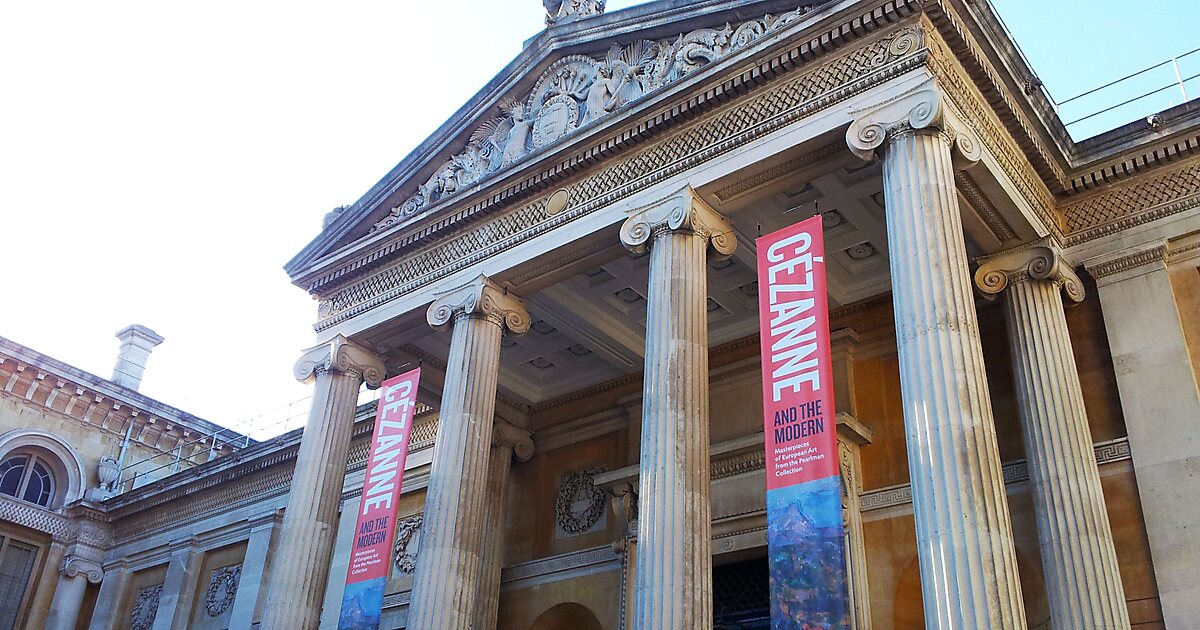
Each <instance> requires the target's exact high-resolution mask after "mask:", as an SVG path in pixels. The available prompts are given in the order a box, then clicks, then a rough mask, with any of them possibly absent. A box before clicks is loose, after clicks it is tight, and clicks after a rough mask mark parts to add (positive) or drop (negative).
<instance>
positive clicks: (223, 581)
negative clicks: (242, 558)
mask: <svg viewBox="0 0 1200 630" xmlns="http://www.w3.org/2000/svg"><path fill="white" fill-rule="evenodd" d="M241 579H242V565H240V564H235V565H231V566H227V567H221V568H219V569H216V570H214V571H213V572H212V576H210V577H209V580H208V591H207V592H206V593H205V595H204V612H206V613H208V616H209V617H220V616H221V615H224V614H225V613H226V612H227V611H228V610H229V609H230V608H231V607H232V606H233V599H234V597H236V596H237V590H238V583H239V582H240V581H241Z"/></svg>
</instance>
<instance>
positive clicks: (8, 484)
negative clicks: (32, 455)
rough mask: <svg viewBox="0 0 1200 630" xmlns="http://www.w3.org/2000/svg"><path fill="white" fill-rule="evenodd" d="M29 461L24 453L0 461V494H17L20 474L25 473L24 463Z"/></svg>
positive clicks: (19, 485) (13, 495)
mask: <svg viewBox="0 0 1200 630" xmlns="http://www.w3.org/2000/svg"><path fill="white" fill-rule="evenodd" d="M27 461H29V460H28V459H27V458H26V457H25V456H24V455H17V456H16V457H10V458H8V459H6V460H4V462H3V463H0V494H7V495H9V496H12V497H15V496H17V490H18V489H19V488H20V487H21V476H22V475H24V474H25V463H26V462H27Z"/></svg>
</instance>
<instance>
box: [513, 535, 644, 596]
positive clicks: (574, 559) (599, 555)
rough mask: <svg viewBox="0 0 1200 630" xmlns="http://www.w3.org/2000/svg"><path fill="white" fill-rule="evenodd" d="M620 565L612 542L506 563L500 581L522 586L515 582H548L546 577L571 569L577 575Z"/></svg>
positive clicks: (597, 571) (514, 586) (619, 566)
mask: <svg viewBox="0 0 1200 630" xmlns="http://www.w3.org/2000/svg"><path fill="white" fill-rule="evenodd" d="M620 568H621V560H620V557H619V556H618V555H617V553H616V552H615V551H613V548H612V545H601V546H599V547H593V548H591V549H584V550H582V551H572V552H568V553H564V554H559V555H557V556H550V557H548V558H540V559H538V560H532V561H530V562H523V563H520V564H515V565H513V566H511V567H505V568H504V569H503V570H502V571H501V573H500V583H501V584H506V585H508V586H507V588H521V586H522V585H520V584H514V583H520V582H526V581H530V580H535V579H539V578H540V580H539V582H544V581H548V580H546V579H545V578H547V577H549V576H552V575H556V574H561V573H567V572H570V573H571V574H572V576H574V575H583V574H586V573H600V572H603V571H615V570H618V569H620ZM529 586H532V584H530V585H529Z"/></svg>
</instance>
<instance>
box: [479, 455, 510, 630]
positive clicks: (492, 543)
mask: <svg viewBox="0 0 1200 630" xmlns="http://www.w3.org/2000/svg"><path fill="white" fill-rule="evenodd" d="M512 455H513V449H512V446H511V445H506V444H493V445H492V451H491V454H490V455H489V457H488V480H487V515H486V517H485V518H484V525H483V528H484V529H483V531H484V542H483V565H482V568H481V569H480V572H479V601H478V602H477V604H476V606H477V610H476V613H475V619H476V624H475V627H476V628H479V630H485V629H489V628H495V627H496V618H497V615H499V612H500V570H501V569H502V568H503V566H504V501H505V498H506V497H507V496H508V472H509V470H510V469H511V468H512Z"/></svg>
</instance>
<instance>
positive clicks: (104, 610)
mask: <svg viewBox="0 0 1200 630" xmlns="http://www.w3.org/2000/svg"><path fill="white" fill-rule="evenodd" d="M129 576H130V571H129V567H128V566H126V565H125V563H124V561H120V562H116V563H113V564H112V565H111V566H105V567H104V579H103V580H102V581H101V582H100V594H99V595H97V596H96V607H95V608H93V609H92V621H91V623H90V624H88V626H87V627H88V630H117V629H118V628H125V627H128V625H129V621H128V619H127V618H122V617H121V615H120V610H121V600H122V599H124V597H125V591H126V589H127V588H128V586H129Z"/></svg>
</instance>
